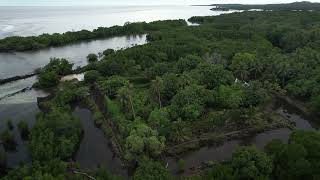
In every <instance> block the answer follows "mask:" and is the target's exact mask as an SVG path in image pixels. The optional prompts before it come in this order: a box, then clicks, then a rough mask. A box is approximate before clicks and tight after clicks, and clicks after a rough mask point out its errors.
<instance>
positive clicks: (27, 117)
mask: <svg viewBox="0 0 320 180" xmlns="http://www.w3.org/2000/svg"><path fill="white" fill-rule="evenodd" d="M37 112H39V109H38V106H37V103H35V102H34V103H24V104H0V132H2V131H3V130H4V129H6V128H7V124H6V122H7V120H8V119H10V120H11V121H12V123H13V125H14V129H13V134H14V138H15V141H16V143H17V147H16V151H15V152H7V162H8V166H9V167H15V166H17V165H19V164H20V162H29V161H30V158H29V155H28V150H27V147H26V145H25V143H24V142H23V141H22V139H21V137H20V133H19V131H18V128H17V123H18V122H19V121H21V120H24V121H26V122H27V123H28V126H29V128H31V127H32V126H33V124H34V122H35V115H36V113H37Z"/></svg>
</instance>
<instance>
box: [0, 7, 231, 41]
mask: <svg viewBox="0 0 320 180" xmlns="http://www.w3.org/2000/svg"><path fill="white" fill-rule="evenodd" d="M210 8H211V7H208V6H186V5H184V6H183V5H182V6H137V5H135V6H110V5H109V6H85V7H84V6H83V7H81V6H68V7H63V6H60V7H52V6H51V7H45V6H41V7H1V6H0V38H3V37H7V36H12V35H20V36H21V35H22V36H30V35H39V34H42V33H50V34H51V33H57V32H58V33H63V32H67V31H79V30H82V29H87V30H93V29H94V28H97V27H101V26H102V27H109V26H114V25H123V24H124V23H126V22H143V21H145V22H150V21H156V20H167V19H188V18H190V17H191V16H209V15H219V14H222V13H228V12H227V11H211V10H210Z"/></svg>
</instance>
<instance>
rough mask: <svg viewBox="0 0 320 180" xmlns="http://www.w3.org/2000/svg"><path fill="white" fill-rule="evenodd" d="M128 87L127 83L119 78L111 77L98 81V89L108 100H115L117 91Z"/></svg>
mask: <svg viewBox="0 0 320 180" xmlns="http://www.w3.org/2000/svg"><path fill="white" fill-rule="evenodd" d="M128 85H129V81H128V80H127V79H126V78H124V77H121V76H111V77H109V78H108V79H107V80H104V81H99V88H100V89H101V90H102V91H103V92H104V93H105V94H106V95H107V96H108V97H110V98H115V97H116V96H117V93H118V91H119V90H120V89H121V88H122V87H124V86H128Z"/></svg>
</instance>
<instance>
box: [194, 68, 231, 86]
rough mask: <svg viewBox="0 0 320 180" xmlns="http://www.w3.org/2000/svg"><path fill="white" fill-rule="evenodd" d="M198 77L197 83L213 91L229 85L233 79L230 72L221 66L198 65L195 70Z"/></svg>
mask: <svg viewBox="0 0 320 180" xmlns="http://www.w3.org/2000/svg"><path fill="white" fill-rule="evenodd" d="M197 72H198V73H199V75H200V77H199V78H200V79H199V82H200V84H202V85H204V86H205V87H206V88H208V89H215V88H217V87H219V86H220V85H231V84H232V83H233V82H234V80H235V78H234V77H233V75H232V72H230V71H228V70H225V69H224V67H223V66H222V65H213V64H206V63H203V64H200V65H199V66H198V68H197Z"/></svg>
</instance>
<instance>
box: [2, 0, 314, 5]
mask: <svg viewBox="0 0 320 180" xmlns="http://www.w3.org/2000/svg"><path fill="white" fill-rule="evenodd" d="M293 1H295V0H0V6H6V5H13V6H15V5H17V6H25V5H29V6H34V5H39V6H40V5H50V6H64V5H165V4H177V5H191V4H214V3H243V4H258V3H259V4H267V3H287V2H293ZM313 2H320V0H313Z"/></svg>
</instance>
